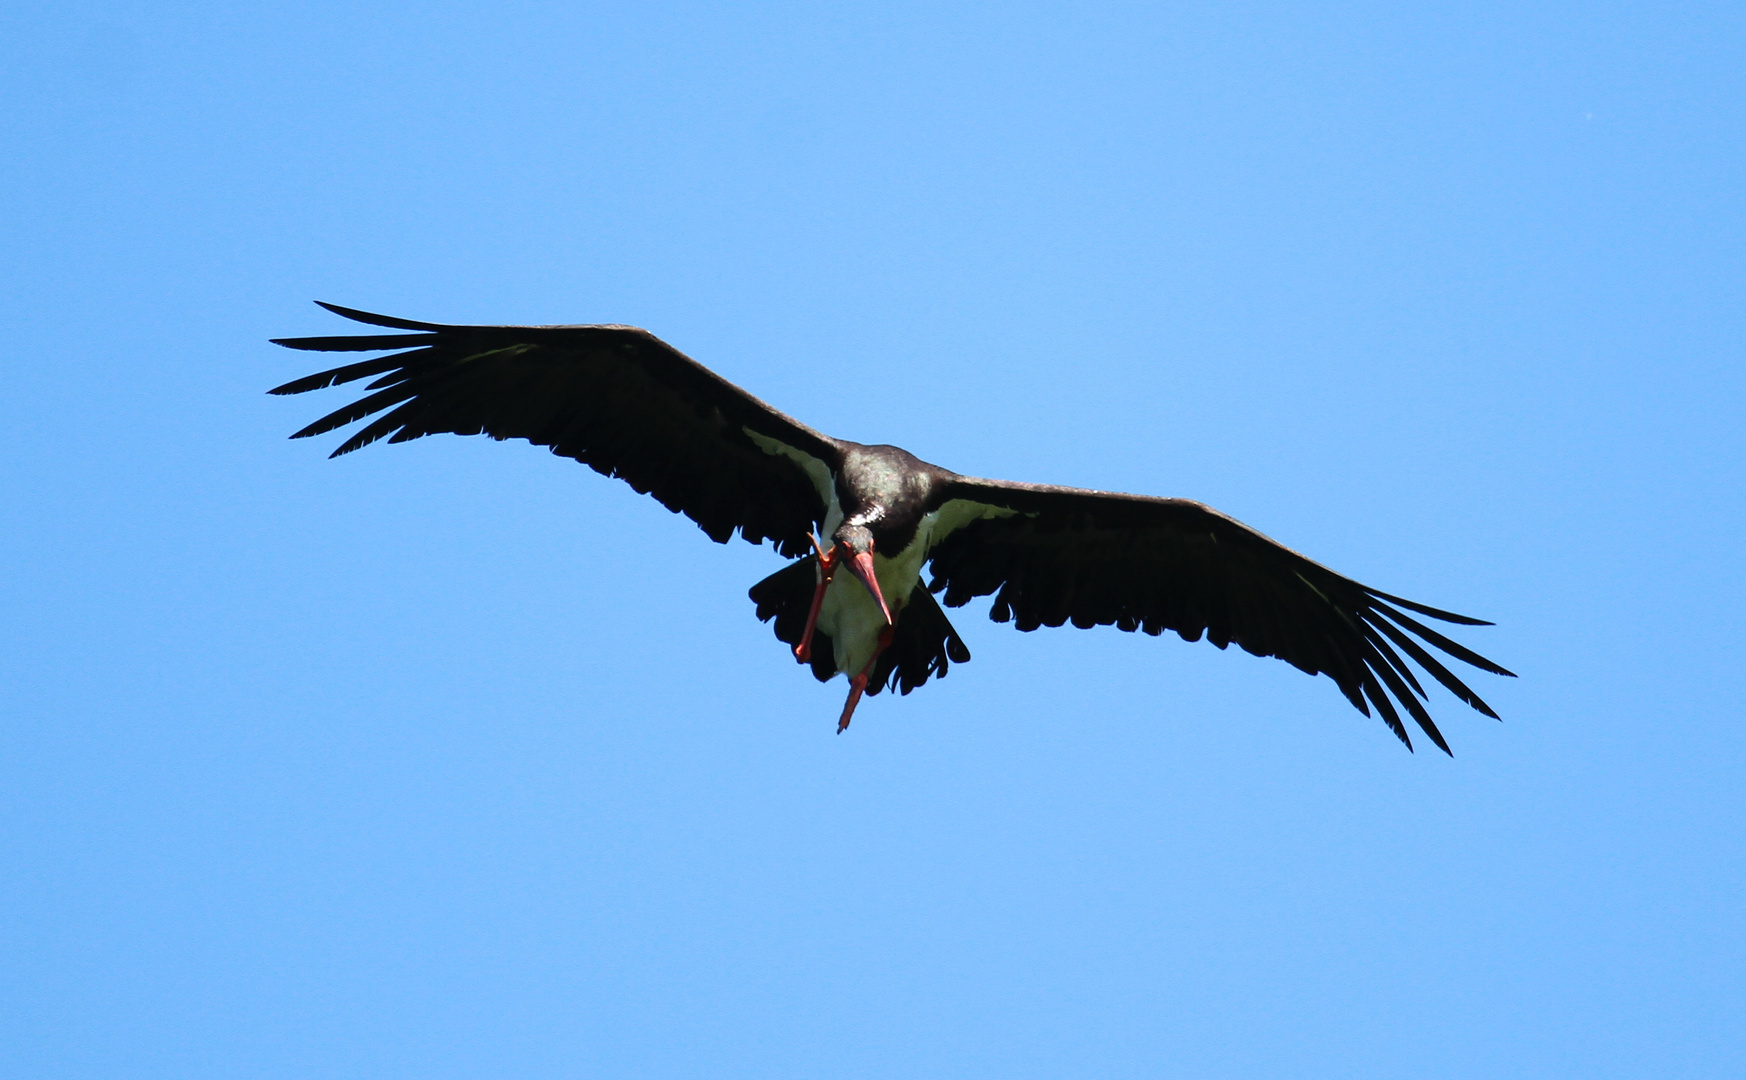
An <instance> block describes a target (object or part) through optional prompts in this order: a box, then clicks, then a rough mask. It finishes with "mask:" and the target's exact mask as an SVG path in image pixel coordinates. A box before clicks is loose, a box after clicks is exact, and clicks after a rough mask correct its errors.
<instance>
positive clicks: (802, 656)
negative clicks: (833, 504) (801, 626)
mask: <svg viewBox="0 0 1746 1080" xmlns="http://www.w3.org/2000/svg"><path fill="white" fill-rule="evenodd" d="M806 538H807V539H808V540H811V541H812V550H813V551H815V552H817V553H818V588H816V589H814V590H813V591H812V609H811V610H810V611H808V612H807V613H806V630H805V631H804V632H803V633H802V634H801V635H800V644H798V645H796V646H795V647H794V659H795V660H797V661H799V662H800V663H802V664H804V663H806V662H807V661H808V660H811V659H812V634H813V631H815V630H817V629H818V609H819V608H820V607H822V606H824V597H825V590H826V589H828V588H830V587H831V578H833V577H835V576H836V573H837V549H836V548H831V549H830V550H829V551H825V550H823V549H821V548H820V547H819V546H818V537H816V536H813V535H812V534H811V533H808V534H807V536H806ZM845 723H847V721H845Z"/></svg>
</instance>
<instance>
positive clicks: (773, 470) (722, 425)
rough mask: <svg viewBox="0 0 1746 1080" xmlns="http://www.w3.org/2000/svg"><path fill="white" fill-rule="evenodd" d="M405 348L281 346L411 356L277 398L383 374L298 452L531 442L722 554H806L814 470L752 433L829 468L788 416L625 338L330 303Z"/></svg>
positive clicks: (335, 374) (327, 375)
mask: <svg viewBox="0 0 1746 1080" xmlns="http://www.w3.org/2000/svg"><path fill="white" fill-rule="evenodd" d="M322 306H323V307H325V308H327V309H328V310H330V311H333V312H335V313H336V314H339V315H343V316H345V317H346V318H348V319H354V320H356V321H358V322H363V323H369V324H371V325H373V326H385V327H389V328H392V329H396V330H408V331H413V332H412V333H403V334H367V335H358V336H354V337H311V338H286V339H283V340H280V341H278V342H277V344H280V345H284V346H287V347H289V348H293V349H308V350H314V351H317V352H366V351H370V350H375V349H404V350H407V351H404V352H397V353H395V354H394V355H392V356H385V357H376V358H373V359H369V360H363V361H360V362H357V363H352V364H347V365H345V366H344V367H338V368H334V369H332V370H331V371H323V372H319V373H317V374H315V375H310V376H306V377H305V378H301V379H297V380H294V381H292V382H288V383H286V384H285V385H283V386H280V387H277V388H275V389H274V390H272V391H271V392H272V393H275V394H301V393H304V392H305V391H309V390H319V389H323V388H325V387H329V386H335V385H338V384H340V383H347V382H353V381H355V380H358V379H363V378H368V377H370V376H379V378H377V379H376V380H375V381H374V382H372V383H371V384H370V386H369V390H370V391H372V392H371V393H368V394H366V395H365V396H364V397H362V398H360V399H359V400H357V401H355V402H353V403H351V404H349V405H346V406H344V407H342V408H340V409H336V410H335V411H333V412H331V413H329V414H328V415H327V416H325V417H323V418H321V419H320V420H317V421H316V422H315V423H313V424H310V425H309V426H308V427H305V428H304V429H303V430H301V431H299V432H297V434H296V435H294V436H292V437H293V438H306V437H308V436H311V435H320V434H322V433H324V432H328V431H332V430H334V429H336V428H340V427H344V426H345V425H347V424H350V423H354V422H356V421H358V420H363V419H365V418H366V417H371V416H374V417H376V419H375V420H373V421H372V422H370V423H369V424H367V425H365V426H364V427H363V428H362V429H360V430H359V431H357V432H356V433H355V434H354V435H353V436H352V437H351V438H350V439H347V440H346V441H345V442H344V443H342V444H341V445H340V447H339V449H337V450H335V451H334V456H336V457H337V456H339V455H340V454H345V453H349V452H351V451H353V450H356V449H358V448H359V447H362V446H366V445H368V444H370V443H372V442H375V441H376V440H377V439H381V438H387V439H388V440H389V441H390V442H405V441H407V440H409V439H416V438H419V437H421V436H424V435H434V434H437V433H439V432H452V433H454V434H457V435H479V434H485V435H489V436H491V437H492V438H494V439H526V440H528V441H529V442H532V443H535V444H537V445H540V446H546V447H550V448H551V451H552V452H553V453H554V454H561V455H563V456H564V457H570V458H575V459H576V460H577V461H580V462H583V463H584V464H586V465H589V466H591V467H592V468H594V469H595V470H596V471H598V472H600V473H603V474H605V475H607V476H617V477H620V478H621V479H623V480H625V481H626V482H628V483H629V484H630V485H631V487H633V488H635V489H636V490H637V491H639V492H642V493H645V494H650V495H653V496H654V497H655V498H656V499H658V500H660V502H661V504H662V505H664V506H666V507H667V508H668V509H670V510H673V511H675V512H678V513H683V514H685V515H686V516H687V517H689V518H691V519H692V520H693V521H695V522H697V524H698V525H700V526H702V528H703V531H704V532H706V533H708V534H709V536H710V537H711V538H712V539H714V540H716V541H718V542H721V543H726V542H727V540H728V539H729V538H730V537H732V536H733V535H734V534H735V533H736V532H737V533H739V534H740V535H741V536H743V537H745V538H746V539H747V540H750V541H751V542H753V543H760V542H762V541H763V540H765V539H769V540H772V541H774V542H775V544H776V546H777V548H778V549H779V550H781V551H782V552H783V554H786V555H791V556H793V555H800V554H802V553H804V552H806V551H808V550H810V544H809V542H808V540H807V533H808V532H809V531H810V530H812V529H814V528H815V527H817V525H818V523H819V522H820V521H822V520H823V518H824V513H825V507H824V504H823V502H822V500H821V497H820V495H819V492H818V490H817V488H816V487H815V486H814V484H813V482H812V480H811V479H810V478H809V477H808V475H807V473H806V470H805V469H804V468H803V467H802V466H801V465H800V464H799V463H798V462H797V461H796V460H794V459H793V458H792V457H789V456H787V455H785V454H772V453H769V452H767V451H766V450H765V449H764V448H762V447H760V446H759V444H757V443H756V442H754V441H753V440H752V439H751V438H750V437H749V436H748V435H747V433H746V432H747V430H748V429H749V430H751V431H753V432H756V433H757V434H759V435H761V436H764V437H766V438H769V439H774V440H776V441H778V442H780V443H782V444H784V445H786V446H789V447H792V448H794V449H795V450H798V451H800V452H801V453H803V454H806V455H809V456H811V457H813V458H815V459H817V460H818V461H820V462H821V463H823V464H825V465H826V467H827V468H835V467H836V465H837V463H838V459H839V456H840V450H839V448H838V446H837V443H836V442H835V440H832V439H830V438H829V437H827V436H825V435H822V434H820V433H819V432H816V431H814V430H812V429H811V428H809V427H807V426H806V425H804V424H802V423H800V422H799V421H797V420H794V419H793V418H791V417H788V416H785V415H783V414H782V413H780V412H777V411H776V410H775V409H772V408H771V407H770V406H768V405H766V404H764V403H763V402H762V401H759V400H758V399H757V398H755V397H753V396H751V395H750V394H748V393H746V392H745V391H744V390H741V389H740V388H739V387H737V386H735V385H733V384H732V383H730V382H728V381H727V380H725V379H723V378H721V377H720V376H718V375H716V374H715V373H714V372H712V371H710V370H709V369H707V368H705V367H703V366H702V365H701V364H698V363H697V362H696V361H694V360H692V359H690V358H689V357H686V356H684V355H683V354H681V353H680V352H679V351H678V350H676V349H674V348H673V347H672V346H670V345H668V344H666V343H665V342H663V341H661V340H660V339H658V338H656V337H655V336H654V335H653V334H650V333H649V332H647V331H646V330H639V329H636V328H635V327H630V326H445V325H442V324H440V323H425V322H414V321H412V320H409V319H396V318H391V317H389V316H385V315H373V314H370V313H369V312H363V311H353V310H351V309H349V308H342V307H336V306H334V305H332V304H323V305H322Z"/></svg>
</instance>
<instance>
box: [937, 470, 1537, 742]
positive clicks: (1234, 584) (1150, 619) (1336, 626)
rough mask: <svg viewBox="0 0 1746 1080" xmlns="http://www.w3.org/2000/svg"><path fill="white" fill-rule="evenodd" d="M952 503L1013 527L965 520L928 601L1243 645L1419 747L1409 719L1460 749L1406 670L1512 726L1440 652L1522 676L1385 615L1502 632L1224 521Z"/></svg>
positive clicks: (1175, 510) (1056, 505) (1065, 497)
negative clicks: (1333, 690) (977, 600)
mask: <svg viewBox="0 0 1746 1080" xmlns="http://www.w3.org/2000/svg"><path fill="white" fill-rule="evenodd" d="M952 500H963V501H964V502H965V503H966V504H970V506H971V507H972V508H985V509H989V510H994V511H998V512H999V513H996V514H994V515H992V516H980V517H979V516H977V514H976V513H960V514H958V515H956V518H955V520H966V519H968V520H969V523H968V524H966V525H963V526H962V527H960V528H958V529H956V530H955V531H953V532H951V533H949V534H947V535H945V536H944V537H943V538H942V539H937V540H936V542H935V546H934V548H933V551H932V560H933V561H932V566H931V569H932V574H933V576H932V581H931V582H930V584H929V588H930V589H931V590H932V591H934V592H943V593H944V594H945V595H944V600H945V602H946V606H947V607H958V606H960V605H962V604H964V603H967V602H968V601H969V600H970V599H971V598H972V597H976V596H989V595H992V596H994V607H993V610H992V611H991V614H992V616H993V618H994V620H995V621H996V622H1007V621H1012V622H1014V623H1015V624H1016V625H1017V626H1018V628H1019V629H1020V630H1035V629H1036V628H1037V627H1039V626H1060V625H1062V624H1064V623H1068V622H1071V623H1072V624H1073V625H1074V626H1078V627H1088V626H1112V625H1113V626H1116V627H1119V628H1120V629H1123V630H1129V631H1132V630H1144V631H1145V632H1146V633H1148V634H1159V633H1162V632H1163V631H1165V630H1174V631H1175V632H1176V633H1178V634H1180V635H1181V636H1182V637H1183V638H1184V639H1185V640H1188V641H1198V640H1200V638H1201V637H1203V636H1204V637H1205V638H1206V639H1207V640H1208V641H1211V642H1212V643H1213V644H1214V645H1217V646H1218V647H1219V648H1221V649H1222V648H1225V647H1226V646H1227V645H1229V644H1230V643H1232V642H1235V643H1236V644H1238V645H1239V646H1241V647H1242V648H1243V649H1245V650H1247V651H1248V652H1251V653H1254V654H1255V655H1257V656H1276V657H1279V658H1280V659H1281V660H1284V661H1286V662H1287V663H1290V664H1292V665H1293V666H1295V667H1297V668H1298V669H1300V670H1302V671H1306V672H1308V673H1310V674H1312V675H1314V674H1318V673H1325V674H1327V675H1328V676H1329V677H1331V678H1332V679H1333V680H1334V682H1335V684H1336V685H1338V686H1339V688H1340V691H1341V692H1342V693H1343V694H1345V695H1346V699H1347V700H1348V701H1350V702H1351V703H1352V704H1353V706H1355V707H1356V708H1357V709H1358V710H1359V711H1360V712H1362V713H1364V714H1365V715H1366V716H1368V715H1370V705H1374V706H1375V707H1376V710H1377V712H1378V713H1380V714H1381V715H1382V718H1383V720H1384V721H1385V722H1386V723H1387V724H1388V726H1389V728H1390V729H1391V730H1392V731H1393V732H1394V733H1395V734H1396V735H1397V736H1398V737H1399V738H1400V740H1401V742H1403V743H1405V744H1406V745H1407V747H1408V749H1411V747H1412V740H1411V739H1410V738H1409V737H1408V736H1407V731H1406V727H1405V725H1404V724H1402V722H1401V718H1400V711H1401V708H1404V709H1405V711H1406V713H1407V714H1408V715H1410V716H1411V717H1412V718H1413V720H1414V721H1416V722H1417V723H1418V725H1419V727H1420V728H1422V729H1423V730H1424V732H1425V734H1426V735H1428V736H1430V738H1431V741H1432V742H1434V743H1436V744H1437V746H1438V747H1440V748H1441V749H1442V750H1443V751H1444V752H1445V753H1447V752H1448V750H1449V747H1448V744H1447V743H1446V742H1445V741H1444V739H1443V735H1442V733H1441V732H1440V731H1438V730H1437V726H1436V724H1434V723H1433V722H1432V720H1431V717H1430V714H1429V713H1428V712H1427V711H1426V710H1425V708H1424V706H1423V704H1422V703H1421V702H1420V698H1423V697H1424V696H1425V693H1424V688H1423V687H1422V686H1421V685H1420V684H1419V681H1418V679H1417V677H1416V676H1414V674H1413V672H1412V670H1411V668H1410V667H1409V666H1408V663H1407V658H1410V659H1411V660H1413V661H1415V662H1417V663H1418V665H1419V666H1420V667H1421V668H1423V669H1424V670H1425V671H1426V672H1428V673H1429V674H1430V675H1431V677H1432V678H1434V679H1436V680H1437V681H1438V682H1439V683H1442V684H1443V685H1444V686H1445V687H1447V688H1448V689H1449V690H1450V691H1451V692H1453V693H1454V694H1455V696H1456V697H1458V698H1460V699H1461V700H1462V701H1464V702H1466V703H1467V704H1468V705H1471V706H1472V707H1473V708H1474V709H1477V710H1478V711H1480V712H1482V713H1484V714H1485V715H1487V716H1491V717H1495V716H1496V715H1497V714H1496V713H1495V712H1493V711H1492V709H1491V707H1490V706H1489V705H1487V704H1486V703H1485V702H1484V701H1482V700H1480V698H1479V695H1477V694H1475V693H1474V692H1473V691H1472V690H1470V689H1469V688H1468V687H1467V685H1466V684H1465V683H1463V682H1461V680H1460V679H1457V678H1456V677H1455V676H1454V675H1453V674H1451V673H1450V672H1449V669H1448V668H1446V667H1444V666H1443V664H1442V663H1441V662H1439V661H1438V660H1437V659H1436V657H1434V656H1432V655H1431V653H1430V651H1429V650H1427V649H1426V647H1425V646H1426V645H1429V646H1431V647H1432V648H1435V649H1439V650H1441V651H1443V652H1444V653H1447V654H1448V655H1450V656H1453V657H1455V658H1456V659H1459V660H1462V661H1464V662H1466V663H1469V664H1472V665H1474V666H1476V667H1479V668H1482V669H1484V670H1486V671H1490V672H1493V673H1495V674H1499V675H1509V674H1511V673H1510V672H1508V671H1506V670H1504V669H1503V668H1502V667H1499V666H1498V665H1497V664H1494V663H1492V662H1491V661H1490V660H1487V659H1485V658H1484V657H1483V656H1480V655H1479V654H1478V653H1475V652H1473V651H1472V650H1470V649H1467V648H1465V647H1464V646H1461V645H1459V644H1457V643H1455V642H1453V641H1451V640H1449V639H1448V638H1446V637H1444V636H1443V635H1441V634H1439V633H1437V632H1436V631H1434V630H1432V629H1430V628H1429V627H1427V626H1425V625H1423V624H1422V623H1420V622H1418V621H1417V620H1416V619H1413V618H1412V617H1411V616H1408V615H1406V614H1404V613H1403V612H1401V611H1400V610H1398V609H1397V608H1395V607H1393V606H1390V603H1387V602H1385V601H1392V602H1393V603H1394V604H1398V605H1400V606H1401V607H1406V608H1409V609H1410V610H1412V611H1416V612H1418V613H1420V614H1423V615H1428V616H1430V617H1432V618H1437V619H1443V620H1445V621H1447V622H1455V623H1464V624H1468V625H1489V624H1486V623H1482V622H1480V620H1478V619H1469V618H1467V617H1466V616H1463V615H1454V614H1451V613H1449V612H1446V611H1440V610H1438V609H1436V608H1431V607H1426V606H1424V605H1423V604H1416V603H1413V602H1411V601H1406V600H1402V599H1400V598H1399V597H1395V596H1390V595H1389V594H1387V593H1382V592H1378V591H1376V590H1374V589H1371V588H1369V587H1367V586H1365V585H1361V584H1359V583H1358V582H1356V581H1353V580H1352V579H1351V578H1348V577H1345V576H1344V575H1341V574H1337V573H1335V572H1334V571H1332V570H1329V569H1328V568H1327V567H1325V566H1322V565H1321V564H1320V563H1316V562H1312V561H1311V560H1309V559H1306V558H1304V557H1303V556H1302V555H1299V554H1298V553H1297V552H1295V551H1292V550H1291V549H1290V548H1287V547H1285V546H1284V545H1282V544H1278V543H1276V542H1274V541H1273V540H1270V539H1268V538H1267V537H1265V536H1263V535H1261V534H1260V533H1258V532H1256V531H1255V530H1253V529H1251V528H1249V527H1248V526H1246V525H1244V524H1242V523H1241V522H1239V521H1236V520H1235V519H1233V518H1229V517H1226V516H1225V515H1224V514H1221V513H1219V512H1218V511H1217V510H1214V509H1212V508H1211V507H1208V506H1204V505H1202V504H1200V503H1197V502H1191V501H1189V500H1187V499H1157V498H1148V497H1145V496H1139V495H1118V494H1111V493H1109V492H1101V491H1085V490H1081V489H1078V488H1062V487H1050V486H1046V485H1041V484H1012V483H1003V482H1001V481H995V480H979V479H975V478H973V477H955V478H953V479H951V480H948V481H945V482H943V483H942V484H940V485H939V486H938V488H937V490H936V492H935V494H934V498H933V505H934V506H935V507H936V508H939V507H946V506H948V504H950V503H951V502H952ZM978 512H980V510H979V511H978ZM1415 638H1417V639H1418V640H1415ZM1421 641H1422V642H1423V644H1421ZM1403 652H1404V653H1405V654H1406V656H1405V657H1403V656H1402V655H1401V653H1403ZM1367 701H1368V704H1367ZM1397 703H1398V704H1399V706H1400V708H1397V707H1396V705H1397Z"/></svg>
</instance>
